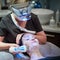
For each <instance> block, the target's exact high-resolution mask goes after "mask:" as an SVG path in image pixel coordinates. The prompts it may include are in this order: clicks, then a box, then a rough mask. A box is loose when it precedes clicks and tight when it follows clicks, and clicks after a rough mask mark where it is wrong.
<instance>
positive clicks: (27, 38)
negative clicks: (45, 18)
mask: <svg viewBox="0 0 60 60" xmlns="http://www.w3.org/2000/svg"><path fill="white" fill-rule="evenodd" d="M22 39H23V40H32V39H34V36H33V34H25V35H24V36H23V38H22Z"/></svg>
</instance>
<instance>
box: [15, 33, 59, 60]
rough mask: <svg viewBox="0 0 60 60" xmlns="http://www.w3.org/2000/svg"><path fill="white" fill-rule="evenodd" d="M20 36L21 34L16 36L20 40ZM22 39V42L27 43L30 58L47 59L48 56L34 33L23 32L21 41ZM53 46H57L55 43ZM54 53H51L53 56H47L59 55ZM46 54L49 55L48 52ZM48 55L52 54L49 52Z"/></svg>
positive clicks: (34, 59)
mask: <svg viewBox="0 0 60 60" xmlns="http://www.w3.org/2000/svg"><path fill="white" fill-rule="evenodd" d="M18 37H19V35H18V36H17V38H16V39H17V40H18ZM21 41H22V44H23V45H26V46H27V48H28V50H27V53H28V54H29V56H30V60H39V59H43V60H44V59H46V56H44V54H43V53H42V52H41V51H40V44H39V42H38V40H37V39H36V38H35V37H34V35H33V34H30V33H25V34H22V37H21V39H20V40H19V42H20V43H21ZM17 43H18V42H17ZM18 44H19V43H18ZM44 46H45V45H44ZM53 46H54V47H55V45H53ZM42 47H43V45H42ZM43 48H44V47H43ZM57 49H58V48H57ZM55 50H56V48H55ZM47 51H48V50H47ZM44 52H46V51H44ZM55 52H56V51H55ZM50 53H51V51H50ZM52 54H53V53H52ZM52 54H51V56H47V57H56V56H57V55H55V56H53V55H52ZM46 55H47V53H46ZM48 55H50V54H48ZM49 59H50V58H49ZM49 59H48V60H49Z"/></svg>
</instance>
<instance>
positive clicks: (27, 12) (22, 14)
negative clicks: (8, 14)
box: [12, 6, 31, 21]
mask: <svg viewBox="0 0 60 60" xmlns="http://www.w3.org/2000/svg"><path fill="white" fill-rule="evenodd" d="M12 10H13V12H14V14H15V15H16V16H17V18H18V19H19V20H20V21H27V20H30V19H31V6H28V7H25V8H20V9H17V8H15V7H12Z"/></svg>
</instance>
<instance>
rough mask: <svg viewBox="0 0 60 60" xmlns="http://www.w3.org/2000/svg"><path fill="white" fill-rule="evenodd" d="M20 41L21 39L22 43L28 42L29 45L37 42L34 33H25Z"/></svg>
mask: <svg viewBox="0 0 60 60" xmlns="http://www.w3.org/2000/svg"><path fill="white" fill-rule="evenodd" d="M22 41H23V44H28V45H29V46H30V45H32V46H33V45H34V46H35V45H38V44H39V42H38V40H37V39H35V37H34V35H33V34H29V33H27V34H25V35H24V36H23V37H22Z"/></svg>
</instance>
